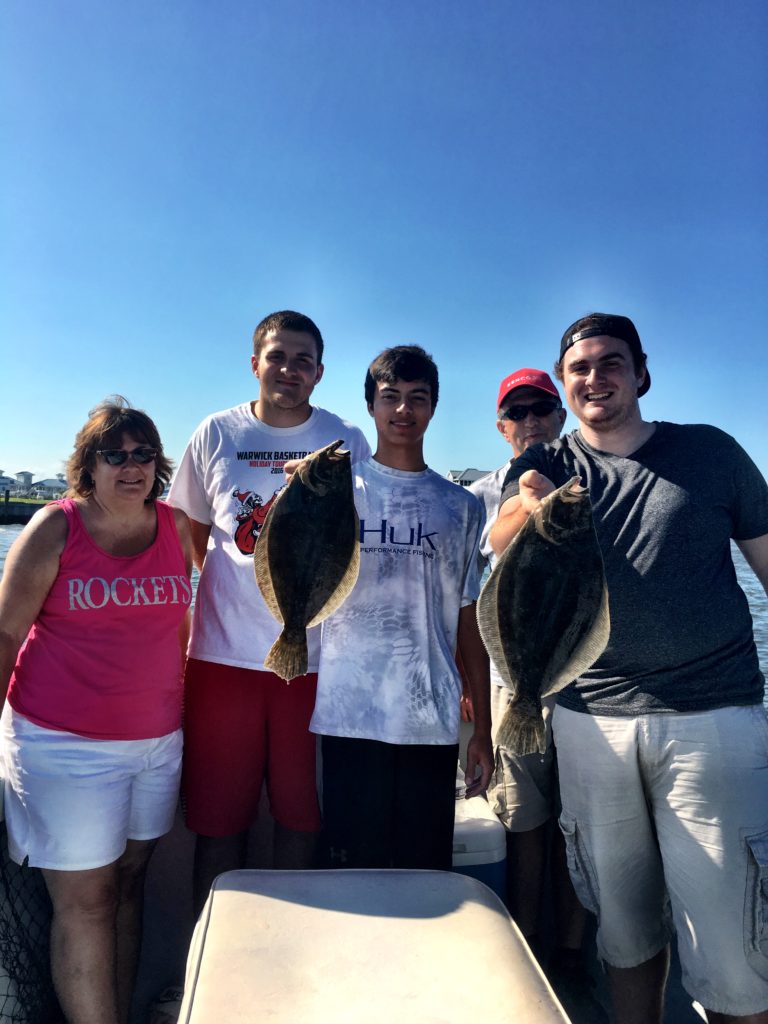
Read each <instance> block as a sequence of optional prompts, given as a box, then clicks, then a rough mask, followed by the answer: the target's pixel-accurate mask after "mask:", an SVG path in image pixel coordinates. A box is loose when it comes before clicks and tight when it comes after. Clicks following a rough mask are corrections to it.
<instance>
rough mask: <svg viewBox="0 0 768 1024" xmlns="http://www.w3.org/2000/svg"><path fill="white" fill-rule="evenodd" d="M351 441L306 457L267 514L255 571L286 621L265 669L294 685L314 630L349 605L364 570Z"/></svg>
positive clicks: (303, 667)
mask: <svg viewBox="0 0 768 1024" xmlns="http://www.w3.org/2000/svg"><path fill="white" fill-rule="evenodd" d="M342 444H343V441H334V442H333V444H329V445H327V446H326V447H325V448H320V449H319V450H318V451H316V452H313V453H312V454H311V455H308V456H307V458H306V459H303V460H302V462H301V464H300V465H299V466H298V468H297V469H296V471H295V473H294V474H293V476H292V477H291V479H290V480H289V481H288V484H287V486H286V487H285V490H283V491H281V492H280V493H279V494H278V496H277V498H276V499H275V501H274V504H273V505H272V507H271V508H270V510H269V512H268V513H267V517H266V519H265V520H264V525H263V526H262V528H261V533H260V535H259V540H258V542H257V544H256V548H255V551H254V555H253V558H254V569H255V572H256V582H257V583H258V585H259V589H260V590H261V593H262V595H263V596H264V600H265V601H266V603H267V607H268V608H269V610H270V611H271V612H272V614H273V615H274V616H275V618H276V619H277V620H278V622H281V623H282V624H283V631H282V633H281V634H280V636H279V637H278V638H277V640H276V641H275V643H274V644H273V645H272V647H271V648H270V650H269V653H268V654H267V657H266V658H265V660H264V667H265V668H267V669H269V670H270V671H272V672H274V673H275V674H276V675H278V676H280V677H281V678H282V679H287V680H291V679H293V678H294V677H295V676H300V675H304V673H305V672H306V671H307V657H308V655H307V627H308V626H316V625H317V624H318V623H319V622H322V621H323V619H325V618H327V617H328V616H329V615H330V614H331V613H332V612H334V611H336V609H337V608H338V607H339V606H340V605H341V603H342V602H343V601H344V599H345V598H346V597H347V595H348V594H349V592H350V591H351V590H352V587H353V586H354V585H355V581H356V580H357V574H358V571H359V569H360V543H359V539H358V538H359V534H360V524H359V520H358V518H357V512H356V510H355V502H354V498H353V493H352V463H351V459H350V453H349V452H342V451H339V448H340V447H341V445H342Z"/></svg>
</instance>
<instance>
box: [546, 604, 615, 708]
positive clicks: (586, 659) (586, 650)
mask: <svg viewBox="0 0 768 1024" xmlns="http://www.w3.org/2000/svg"><path fill="white" fill-rule="evenodd" d="M610 635H611V615H610V608H609V603H608V588H607V586H605V584H603V592H602V595H601V598H600V607H599V608H598V610H597V615H595V618H594V621H593V622H592V625H591V627H590V628H589V629H588V630H587V631H586V633H585V634H584V636H583V637H582V638H581V640H580V641H579V643H578V645H577V647H576V648H575V649H574V651H573V654H572V655H571V657H570V658H569V659H568V664H567V665H566V666H565V669H566V671H565V672H560V673H559V675H557V676H556V677H555V678H554V679H553V680H552V682H551V683H549V685H548V686H546V688H545V689H544V690H543V691H542V694H541V696H542V697H549V696H550V694H553V693H558V692H559V691H560V690H562V689H563V687H564V686H568V684H569V683H572V682H573V680H574V679H578V678H579V676H580V675H581V674H582V673H583V672H586V671H587V669H588V668H591V667H592V665H594V663H595V662H596V661H597V659H598V658H599V657H600V655H601V654H602V653H603V651H604V650H605V648H606V647H607V646H608V638H609V637H610Z"/></svg>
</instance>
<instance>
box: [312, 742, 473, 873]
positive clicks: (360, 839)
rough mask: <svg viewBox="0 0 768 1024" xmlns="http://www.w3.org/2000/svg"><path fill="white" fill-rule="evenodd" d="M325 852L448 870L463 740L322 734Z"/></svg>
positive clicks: (332, 859)
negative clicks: (423, 741)
mask: <svg viewBox="0 0 768 1024" xmlns="http://www.w3.org/2000/svg"><path fill="white" fill-rule="evenodd" d="M322 751H323V833H324V844H323V845H324V854H325V857H324V860H325V863H326V864H327V866H329V867H334V868H339V867H349V868H430V869H436V870H441V871H449V870H450V868H451V861H452V854H453V816H454V809H455V805H456V765H457V763H458V757H459V745H458V743H456V744H449V745H440V746H433V745H426V744H394V743H381V742H380V741H378V740H361V739H346V738H340V737H338V736H323V737H322Z"/></svg>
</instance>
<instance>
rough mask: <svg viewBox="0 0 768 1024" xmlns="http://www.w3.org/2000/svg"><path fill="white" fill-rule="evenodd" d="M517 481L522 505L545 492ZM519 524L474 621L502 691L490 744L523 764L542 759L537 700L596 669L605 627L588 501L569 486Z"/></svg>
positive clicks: (533, 476) (533, 477)
mask: <svg viewBox="0 0 768 1024" xmlns="http://www.w3.org/2000/svg"><path fill="white" fill-rule="evenodd" d="M526 477H527V478H528V480H529V483H528V489H529V493H530V495H531V496H532V495H534V494H535V492H536V491H537V490H542V489H543V488H544V487H546V486H547V485H551V482H550V481H549V480H547V478H546V477H543V476H541V474H539V473H535V472H533V471H531V472H529V473H525V474H524V475H523V476H521V478H520V483H521V485H522V483H523V481H524V480H525V479H526ZM520 491H521V495H522V491H523V488H522V486H521V488H520ZM515 500H517V499H510V501H509V502H505V505H507V504H511V503H512V501H515ZM532 500H533V498H532ZM518 504H520V503H519V502H518ZM520 514H521V516H522V518H523V520H524V521H523V525H522V527H520V528H519V529H518V531H517V533H516V534H515V535H514V539H513V540H512V542H511V543H510V544H509V546H508V547H507V548H506V550H504V552H503V554H502V555H501V557H500V558H499V560H498V562H497V563H496V565H495V567H494V569H493V572H492V573H491V575H490V578H489V579H488V582H487V583H486V584H485V587H484V588H483V591H482V593H481V595H480V599H479V601H478V604H477V616H478V623H479V626H480V633H481V635H482V638H483V640H484V642H485V645H486V647H487V649H488V652H489V654H490V656H491V658H492V659H493V662H494V664H495V666H496V668H497V669H498V671H499V673H500V674H501V677H502V680H503V681H504V683H505V685H506V686H507V687H508V689H509V691H510V701H509V706H508V708H507V711H506V713H505V715H504V717H503V719H502V721H501V723H500V724H499V727H498V729H497V730H496V736H495V742H496V743H497V744H498V745H499V746H502V747H505V748H507V749H508V750H511V751H512V752H513V753H515V754H531V753H533V752H534V751H538V752H540V753H544V751H545V749H546V730H545V727H544V720H543V718H542V715H541V698H542V697H546V696H547V695H548V694H551V693H557V691H558V690H560V689H562V688H563V687H564V686H567V685H568V683H570V682H571V681H572V680H573V679H576V678H577V677H578V676H579V675H581V673H582V672H584V671H586V670H587V669H588V668H589V667H590V666H591V665H593V664H594V663H595V661H597V659H598V658H599V657H600V655H601V654H602V652H603V651H604V650H605V647H606V644H607V643H608V637H609V635H610V617H609V611H608V592H607V589H606V583H605V572H604V569H603V559H602V555H601V552H600V546H599V544H598V541H597V535H596V533H595V528H594V525H593V522H592V510H591V505H590V501H589V492H588V491H587V489H586V488H584V487H581V486H580V485H579V479H578V477H574V478H573V479H572V480H569V481H568V483H567V484H564V485H563V486H562V487H559V488H558V489H557V490H552V491H550V492H549V493H548V494H547V495H545V497H544V498H543V499H536V507H535V509H534V510H533V511H532V513H531V514H530V515H525V514H524V513H522V509H521V510H520ZM515 515H516V513H515V512H514V511H513V513H512V515H510V516H509V518H510V519H512V518H513V517H514V516H515ZM494 543H495V541H494Z"/></svg>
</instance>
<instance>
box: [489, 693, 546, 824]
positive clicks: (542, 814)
mask: <svg viewBox="0 0 768 1024" xmlns="http://www.w3.org/2000/svg"><path fill="white" fill-rule="evenodd" d="M511 697H512V694H511V692H510V691H509V690H508V689H507V687H506V686H498V685H496V684H493V683H492V684H491V727H492V730H493V736H494V741H493V755H494V759H495V765H494V770H493V775H492V776H491V781H490V783H489V784H488V803H489V804H490V805H491V808H492V810H493V812H494V814H495V815H496V816H497V817H498V818H499V820H500V821H501V823H502V825H503V826H504V828H505V829H507V831H508V832H530V831H531V829H534V828H538V827H539V825H543V824H544V822H545V821H549V819H550V818H552V817H554V814H555V806H556V803H557V768H556V764H555V748H554V746H553V744H552V711H553V710H554V707H555V701H556V700H557V694H555V695H554V696H553V697H547V698H546V699H545V700H544V701H542V714H543V717H544V724H545V726H546V730H547V749H546V750H545V752H544V753H543V754H513V753H512V752H511V751H510V750H507V749H506V747H500V746H498V744H497V743H496V740H495V737H496V732H497V730H498V728H499V725H500V723H501V720H502V718H503V717H504V712H505V711H506V710H507V706H508V704H509V701H510V699H511Z"/></svg>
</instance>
